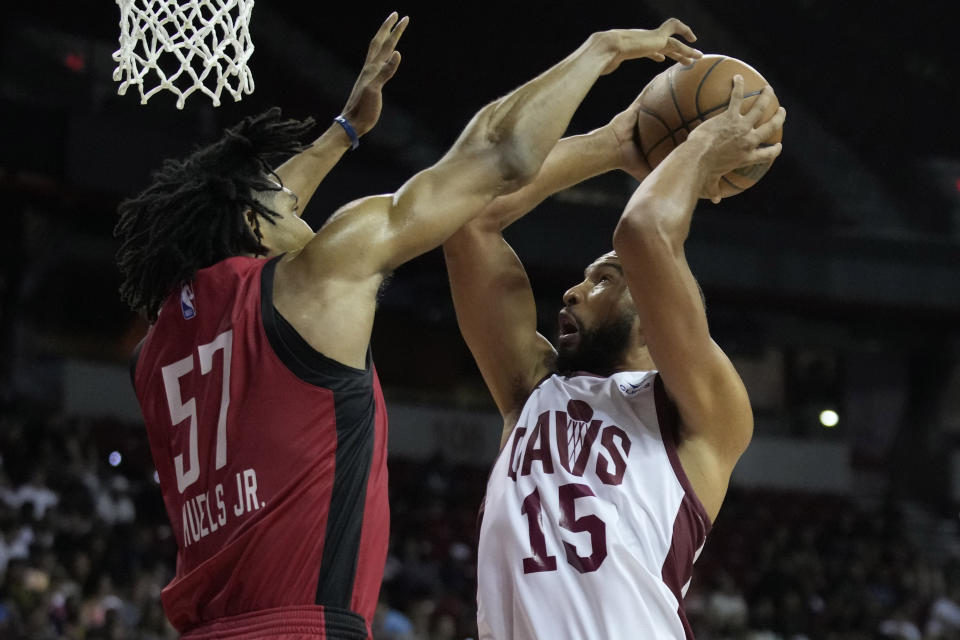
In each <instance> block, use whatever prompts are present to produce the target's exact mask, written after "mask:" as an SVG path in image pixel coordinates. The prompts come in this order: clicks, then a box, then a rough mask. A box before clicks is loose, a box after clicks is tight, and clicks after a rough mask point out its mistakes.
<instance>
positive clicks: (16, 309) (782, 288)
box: [0, 0, 960, 640]
mask: <svg viewBox="0 0 960 640" xmlns="http://www.w3.org/2000/svg"><path fill="white" fill-rule="evenodd" d="M948 6H949V4H948V3H946V2H922V1H921V2H914V3H902V2H891V1H880V2H871V3H866V2H851V3H844V4H841V3H834V2H828V1H827V0H783V1H781V2H776V3H769V2H768V3H759V2H730V3H724V4H722V5H716V4H714V3H706V2H679V1H673V2H653V1H650V0H646V1H643V2H635V3H626V2H592V3H584V2H571V1H566V0H564V1H557V2H552V3H546V2H544V3H540V2H512V3H500V2H487V3H483V4H471V5H462V4H454V5H451V6H445V7H437V6H436V5H431V6H428V5H427V4H425V3H409V2H408V3H407V4H406V5H387V4H383V3H380V2H370V3H337V4H334V3H307V2H302V1H300V0H276V1H274V2H270V3H268V2H262V3H260V4H258V5H257V6H256V9H255V10H254V13H253V22H252V35H253V39H254V44H255V46H256V52H255V53H254V55H253V58H252V60H251V68H252V71H253V76H254V81H255V83H256V91H255V92H254V93H253V95H250V96H246V97H245V98H244V99H243V100H242V101H241V102H239V103H233V102H232V100H231V99H230V98H229V97H226V98H225V102H224V105H223V106H221V107H220V108H217V109H214V108H213V107H212V106H211V105H210V104H209V101H208V100H206V98H204V97H202V96H193V97H191V98H190V99H189V100H188V102H187V106H186V108H185V109H184V110H182V111H178V110H176V109H175V108H174V99H173V97H172V96H171V95H169V94H160V95H158V96H156V97H154V98H152V99H151V101H150V103H149V104H148V105H146V106H141V105H140V104H139V100H138V98H137V96H135V95H133V93H132V92H131V93H128V95H126V96H124V97H120V96H117V95H116V83H115V82H114V81H113V80H112V78H111V76H112V71H113V68H114V66H115V64H114V62H113V60H112V59H111V53H112V52H113V51H114V50H115V49H116V48H117V35H118V19H119V10H118V8H117V6H116V5H115V4H113V3H109V2H105V1H101V2H98V3H96V4H95V5H94V3H79V2H77V3H73V4H72V5H71V6H69V7H57V8H54V7H52V6H50V5H46V4H44V3H19V4H18V5H17V6H15V7H11V8H8V9H7V11H6V16H5V18H4V21H3V26H2V28H0V33H2V35H3V37H2V40H0V116H2V119H3V125H2V129H0V130H2V142H0V198H2V200H0V201H2V213H0V220H2V222H3V225H2V232H0V456H2V469H0V471H2V472H0V498H2V499H0V638H30V639H35V638H39V639H42V638H85V639H92V638H165V637H170V633H171V630H170V629H169V628H168V627H167V626H166V625H165V623H164V621H163V617H162V611H160V609H159V606H158V593H159V588H161V587H162V586H163V585H164V584H165V583H166V581H167V580H168V579H169V577H170V574H171V571H172V567H173V540H172V539H171V538H170V535H169V529H168V528H167V527H166V525H165V518H164V514H163V511H162V505H161V503H160V499H159V492H158V490H157V487H156V485H155V484H154V482H153V466H152V462H151V460H150V456H149V451H148V450H147V448H146V441H145V437H144V434H143V431H142V424H141V423H140V421H139V420H140V419H139V413H138V410H137V407H136V404H135V402H134V400H133V396H132V392H131V390H130V388H129V382H128V377H127V373H126V365H127V358H128V355H129V352H130V350H131V348H132V347H133V346H134V345H135V344H136V342H137V341H138V340H139V338H140V337H141V336H142V335H143V333H144V331H145V329H146V326H145V324H144V323H143V322H142V320H140V319H139V318H137V317H135V316H134V315H133V314H131V313H130V312H129V311H128V310H127V309H125V308H124V306H123V305H122V304H121V303H120V301H119V298H118V295H117V287H118V284H119V276H118V273H117V269H116V267H115V265H114V261H113V256H114V252H115V250H116V243H115V242H114V240H113V238H112V233H111V231H112V227H113V224H114V221H115V210H116V205H117V203H118V202H119V201H120V199H122V198H123V197H126V196H130V195H133V194H135V193H136V192H137V191H138V190H139V189H140V188H142V187H143V186H145V184H146V182H147V180H148V177H149V173H150V171H151V170H152V169H153V168H155V167H156V166H157V165H158V164H159V162H160V161H161V160H162V159H163V158H165V157H169V156H175V155H179V154H182V153H184V152H185V151H188V150H189V149H190V148H191V147H192V146H193V145H194V144H195V143H197V142H205V141H208V140H211V139H213V138H214V137H215V136H216V135H218V133H219V131H220V130H221V129H222V128H223V127H225V126H229V125H231V124H233V123H234V122H236V121H237V120H238V119H239V118H241V117H242V116H244V115H247V114H252V113H256V112H259V111H261V110H262V109H264V108H266V107H267V106H270V105H273V104H277V105H280V106H282V107H283V109H284V112H285V113H286V114H288V115H290V116H297V117H303V116H308V115H312V116H314V117H316V118H317V120H318V121H319V123H320V126H321V127H323V126H326V123H327V122H328V121H329V119H330V118H332V117H333V116H334V115H336V114H337V113H338V112H339V109H340V108H341V106H342V104H343V102H344V100H345V98H346V96H347V94H348V92H349V89H350V86H351V85H352V82H353V79H354V77H355V75H356V73H357V72H358V71H359V68H360V65H361V63H362V60H363V56H364V53H365V50H366V44H367V42H368V40H369V38H370V37H371V36H372V34H373V33H374V31H375V29H376V27H377V26H378V25H379V24H380V22H381V21H382V20H383V18H384V17H385V16H386V15H387V13H389V11H391V10H393V9H396V10H398V11H400V12H401V14H409V15H410V16H411V25H410V27H409V29H408V30H407V32H406V34H405V35H404V37H403V39H402V41H401V43H400V47H399V48H400V50H401V51H402V53H403V62H402V64H401V67H400V70H399V72H398V74H397V76H396V77H395V78H394V79H393V80H392V81H391V82H390V84H389V85H388V87H387V89H386V92H385V107H384V111H383V117H382V119H381V121H380V124H379V125H378V127H377V128H376V129H374V130H373V131H372V132H371V133H370V134H369V135H367V136H366V137H365V138H364V139H363V142H362V144H361V146H360V149H359V150H357V151H355V152H351V153H348V154H347V155H346V156H345V157H344V159H343V160H342V161H341V163H340V164H339V165H338V166H337V167H336V168H335V169H334V171H333V172H332V173H331V174H330V175H329V176H328V178H327V179H326V181H325V182H324V183H323V184H322V185H321V187H320V189H319V190H318V192H317V195H316V196H315V197H314V199H313V201H312V202H311V205H310V207H309V209H308V210H307V212H306V218H307V219H308V220H309V221H310V222H311V224H313V225H314V226H315V227H316V226H319V225H320V224H322V222H323V220H324V219H325V217H326V216H327V215H329V214H330V213H331V212H332V211H333V210H334V209H335V208H336V207H337V206H339V205H340V204H343V203H345V202H347V201H349V200H350V199H353V198H355V197H358V196H361V195H365V194H370V193H376V192H385V191H390V190H393V189H395V188H396V187H398V186H399V185H400V184H401V183H402V182H403V180H404V179H405V178H406V177H408V176H409V175H411V174H412V173H414V172H415V171H417V170H419V169H421V168H423V167H425V166H427V165H429V164H430V163H431V162H433V161H434V160H436V159H437V158H438V157H439V156H440V154H441V153H442V152H443V151H444V150H445V149H446V148H447V147H448V146H449V145H450V144H451V143H452V142H453V140H454V139H455V137H456V135H457V133H458V132H459V130H460V128H461V127H462V126H463V125H464V124H465V123H466V121H467V120H468V119H469V117H470V116H471V115H472V114H473V113H474V112H475V111H476V110H477V109H478V108H479V107H481V106H482V105H483V104H485V103H486V102H487V101H489V100H491V99H493V98H495V97H498V96H499V95H501V94H503V93H505V92H506V91H508V90H509V89H511V88H513V87H514V86H516V85H518V84H519V83H521V82H523V81H525V80H527V79H528V78H530V77H532V76H533V75H535V74H536V73H539V72H540V71H542V70H544V69H546V68H547V67H548V66H550V65H551V64H553V63H554V62H555V61H557V60H559V59H560V58H562V57H563V56H565V55H566V54H567V53H569V52H570V51H572V50H573V49H574V48H575V47H576V46H578V45H579V44H580V43H581V42H582V40H583V39H584V38H585V37H586V36H587V35H588V34H589V33H590V32H592V31H595V30H600V29H606V28H611V27H653V26H655V25H657V24H659V23H660V21H662V20H663V19H664V18H666V17H668V16H670V15H676V16H677V17H680V18H681V19H683V20H685V21H686V22H687V23H688V24H690V25H691V26H692V27H693V28H694V30H695V31H696V32H697V34H698V35H699V37H700V39H699V41H698V43H697V46H698V47H700V48H701V49H702V50H703V51H705V52H709V53H724V54H728V55H732V56H735V57H738V58H741V59H743V60H745V61H747V62H749V63H751V64H752V65H753V66H754V67H756V68H757V69H758V70H760V71H761V72H762V73H763V74H764V75H765V76H766V77H767V79H768V80H769V81H770V82H771V83H772V84H773V85H774V87H775V88H776V90H777V94H778V97H779V99H780V101H781V103H782V104H784V105H785V106H786V107H787V109H788V111H789V118H788V122H787V126H786V128H785V131H784V152H783V155H782V156H781V157H780V158H779V159H778V160H777V161H776V163H775V165H774V167H773V169H772V170H771V171H770V173H769V174H768V175H767V176H766V177H765V178H764V179H763V181H762V182H761V183H760V184H759V185H758V186H757V187H755V188H754V189H752V190H750V191H748V192H746V193H744V194H742V195H739V196H737V197H735V198H731V199H728V200H725V201H724V202H723V203H722V204H721V205H719V206H712V205H709V204H703V205H701V207H700V209H699V212H698V214H697V215H696V216H695V219H694V223H693V229H692V232H691V237H690V239H689V241H688V245H687V246H688V257H689V260H690V262H691V265H692V267H693V270H694V273H695V274H696V275H697V277H698V279H699V281H700V282H701V284H702V286H703V289H704V291H705V294H706V298H707V302H708V313H709V317H710V321H711V327H712V330H713V333H714V335H715V338H716V340H717V342H718V343H720V345H721V346H722V347H723V348H724V349H725V350H727V352H728V353H729V354H730V355H731V357H732V358H733V360H734V362H735V364H736V365H737V367H738V369H739V371H740V372H741V374H742V376H743V377H744V380H745V382H746V384H747V387H748V389H749V391H750V394H751V397H752V400H753V402H754V406H755V411H756V418H757V426H756V435H755V438H754V442H753V444H752V445H751V447H750V449H749V451H748V452H747V454H746V455H745V456H744V458H743V460H742V461H741V464H740V465H739V467H738V469H737V471H736V472H735V474H734V478H733V487H732V490H731V494H730V498H729V499H728V502H727V505H726V506H725V507H724V511H723V512H722V513H721V515H720V517H719V519H718V520H717V523H716V525H715V527H714V530H713V533H712V534H711V537H710V538H709V539H708V542H707V546H706V548H705V551H704V553H703V555H702V557H701V559H700V560H699V562H698V564H697V569H696V573H695V578H694V585H693V587H692V588H691V591H690V593H689V594H688V597H687V608H688V611H689V612H690V616H691V619H692V621H693V624H694V628H695V630H696V631H697V634H698V636H697V637H698V638H701V639H711V638H756V639H759V638H771V639H772V638H804V637H805V638H849V639H854V638H875V637H888V638H957V637H960V564H958V558H960V532H958V509H960V367H958V354H960V341H958V337H960V335H958V334H960V129H958V127H957V125H956V117H955V116H956V114H957V113H958V112H960V92H958V89H957V85H956V78H957V52H956V46H955V44H954V43H953V41H954V40H955V37H954V34H953V31H952V29H951V28H950V27H949V20H948V17H947V11H948ZM662 68H665V65H657V64H656V63H653V62H650V61H638V62H632V63H627V64H625V65H624V66H623V67H622V68H621V69H620V70H618V71H617V72H616V73H614V74H613V75H611V76H608V77H604V78H602V79H601V80H600V81H599V82H598V84H597V85H596V87H595V89H594V91H592V93H591V94H590V95H589V96H588V98H587V100H586V101H585V102H584V104H583V106H582V108H581V109H580V110H579V111H578V113H577V115H576V116H575V118H574V120H573V123H572V124H571V128H570V133H581V132H585V131H587V130H589V129H591V128H593V127H596V126H599V125H601V124H603V123H605V122H606V121H607V120H608V119H609V117H611V116H612V115H613V114H615V113H616V112H618V111H619V110H620V109H622V108H624V107H625V106H626V105H627V104H629V102H630V101H631V100H632V99H633V98H634V96H635V95H636V94H637V93H638V92H639V90H640V89H641V88H642V87H643V85H644V84H645V83H646V82H647V81H648V80H649V79H650V78H651V77H653V75H654V74H655V73H657V72H659V71H660V70H661V69H662ZM634 186H635V184H634V183H633V182H632V180H631V179H629V178H627V177H625V176H623V175H608V176H603V177H600V178H597V179H594V180H592V181H589V182H587V183H585V184H583V185H581V186H578V187H576V188H574V189H570V190H568V191H565V192H563V193H561V194H559V195H557V196H555V197H554V198H552V199H550V200H549V201H547V202H546V203H545V204H544V205H543V206H542V207H541V209H540V210H539V211H537V212H535V213H534V214H531V215H530V216H529V217H528V218H527V219H525V220H523V221H521V222H520V223H518V224H517V225H515V226H514V227H512V228H511V229H509V231H508V239H509V240H510V241H511V243H512V244H513V245H514V247H515V248H516V249H517V252H518V253H519V255H520V256H521V258H522V259H523V261H524V263H525V264H526V266H527V269H528V271H529V272H530V275H531V278H532V281H533V285H534V289H535V292H536V295H537V303H538V309H539V311H540V323H541V330H542V331H543V332H544V333H545V334H546V335H553V334H554V332H555V329H556V327H555V318H556V311H557V309H558V307H559V304H560V296H561V294H562V292H563V291H564V290H565V289H566V288H567V287H568V286H569V285H570V284H572V283H574V282H576V281H577V278H578V277H579V274H580V273H581V272H582V269H583V267H584V265H586V264H587V263H588V262H589V261H590V260H591V259H592V258H594V257H595V256H596V255H598V254H600V253H601V252H603V251H605V250H607V249H608V248H609V246H610V237H611V232H612V230H613V226H614V224H615V223H616V220H617V218H618V216H619V213H620V210H621V207H622V206H623V204H624V203H625V202H626V199H627V198H628V196H629V194H630V193H631V191H632V189H633V187H634ZM373 349H374V354H375V357H376V360H377V363H378V369H379V371H380V375H381V378H382V380H383V382H384V386H385V390H386V393H387V396H388V403H389V409H390V416H391V441H390V446H391V458H390V470H391V502H392V509H393V532H392V550H391V556H390V560H389V562H388V567H387V575H386V579H385V583H384V590H383V595H382V605H383V606H382V608H381V611H380V612H379V615H378V621H377V625H378V626H377V633H376V637H377V639H378V640H383V639H386V638H416V639H418V640H420V639H426V638H429V639H430V640H448V639H453V638H458V639H459V638H467V637H473V635H474V634H475V623H474V621H473V615H474V613H475V610H474V607H475V604H474V599H473V598H474V585H473V575H474V573H473V569H472V566H473V562H474V549H475V546H474V543H475V538H474V536H475V533H476V532H475V530H474V527H475V516H476V512H477V507H478V505H479V502H480V500H481V499H482V492H483V485H484V482H485V475H486V470H487V467H488V465H489V464H490V463H491V461H492V460H493V457H494V456H495V454H496V449H497V439H498V432H499V426H500V425H499V420H498V418H497V417H496V414H495V413H494V409H493V405H492V402H491V401H490V399H489V396H488V395H487V393H486V391H485V388H484V387H483V384H482V381H481V379H480V377H479V374H478V373H477V371H476V368H475V366H474V364H473V362H472V359H471V358H470V355H469V353H468V351H467V350H466V347H465V345H464V344H463V341H462V339H461V338H460V336H459V334H458V332H457V329H456V323H455V319H454V316H453V309H452V305H451V303H450V298H449V291H448V286H447V281H446V274H445V270H444V266H443V261H442V259H441V256H440V254H439V252H437V251H434V252H431V253H429V254H427V255H425V256H423V257H421V258H419V259H417V260H415V261H413V262H411V263H409V264H408V265H405V266H404V267H402V268H401V269H399V270H398V271H397V273H396V274H395V277H394V279H393V282H392V284H391V285H390V287H389V289H388V290H387V291H386V293H385V295H384V297H383V299H382V301H381V304H380V310H379V313H378V318H377V323H376V326H375V329H374V335H373ZM826 409H829V410H833V411H835V412H836V413H837V415H838V416H839V422H838V424H837V425H836V426H834V427H832V428H827V427H824V426H823V425H822V424H821V422H820V420H819V416H820V413H821V412H822V411H823V410H826Z"/></svg>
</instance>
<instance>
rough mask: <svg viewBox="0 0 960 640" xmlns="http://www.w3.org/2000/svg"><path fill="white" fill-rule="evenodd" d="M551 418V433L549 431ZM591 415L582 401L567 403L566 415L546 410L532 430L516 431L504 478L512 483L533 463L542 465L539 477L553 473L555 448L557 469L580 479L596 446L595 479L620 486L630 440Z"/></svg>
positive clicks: (619, 429) (618, 428) (561, 412)
mask: <svg viewBox="0 0 960 640" xmlns="http://www.w3.org/2000/svg"><path fill="white" fill-rule="evenodd" d="M551 414H552V415H553V423H554V428H553V429H551V428H550V422H551V420H550V417H551ZM593 414H594V411H593V407H591V406H590V405H589V404H587V403H586V402H584V401H583V400H570V401H569V402H568V403H567V410H566V411H550V410H547V411H544V412H543V413H541V414H540V415H539V416H538V417H537V422H536V424H535V425H534V426H533V427H532V428H530V427H521V426H518V427H516V428H515V429H514V436H513V445H512V448H511V451H510V465H509V467H508V471H507V475H508V476H509V477H510V479H511V480H513V481H516V479H517V475H521V476H525V475H529V474H530V468H531V465H532V464H533V462H534V461H536V460H538V461H540V463H541V464H542V465H543V467H542V469H543V470H542V473H544V474H550V473H554V456H553V455H552V449H553V448H554V447H556V451H557V455H556V458H557V461H558V462H559V463H560V465H561V466H562V467H563V468H564V469H565V470H566V471H567V473H570V474H572V475H574V476H577V477H582V476H583V474H584V472H585V471H586V467H587V463H588V462H589V461H590V454H591V452H592V451H593V449H594V447H595V446H598V447H599V450H598V452H597V463H596V466H595V468H594V472H595V474H596V477H597V478H598V479H599V480H600V481H601V482H603V483H604V484H607V485H619V484H620V483H622V482H623V476H624V474H625V473H626V471H627V461H626V458H627V457H629V455H630V438H629V437H628V436H627V434H626V432H625V431H624V430H623V429H621V428H620V427H618V426H616V425H613V424H607V425H604V424H603V420H601V419H594V418H593ZM528 431H529V433H527V432H528ZM551 432H552V433H553V438H551ZM551 440H552V441H551ZM524 443H525V445H524V447H523V449H522V451H521V449H520V447H521V444H524Z"/></svg>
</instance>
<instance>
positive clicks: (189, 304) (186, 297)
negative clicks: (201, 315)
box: [180, 284, 197, 320]
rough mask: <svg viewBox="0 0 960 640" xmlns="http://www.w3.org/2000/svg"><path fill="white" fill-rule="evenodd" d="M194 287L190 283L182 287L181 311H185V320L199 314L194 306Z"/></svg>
mask: <svg viewBox="0 0 960 640" xmlns="http://www.w3.org/2000/svg"><path fill="white" fill-rule="evenodd" d="M193 298H194V295H193V288H192V287H191V286H190V285H189V284H185V285H183V288H182V289H180V311H182V312H183V318H184V320H189V319H190V318H192V317H194V316H195V315H197V308H196V307H194V306H193Z"/></svg>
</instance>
